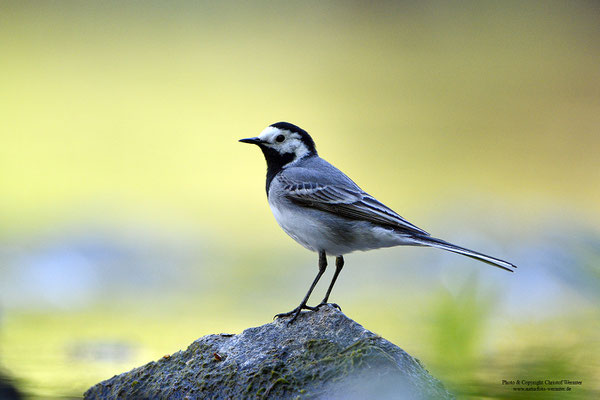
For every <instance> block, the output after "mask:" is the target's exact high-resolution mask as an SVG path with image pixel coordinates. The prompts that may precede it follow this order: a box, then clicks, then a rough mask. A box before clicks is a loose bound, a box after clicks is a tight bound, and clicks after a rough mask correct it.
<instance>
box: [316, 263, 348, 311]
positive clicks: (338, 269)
mask: <svg viewBox="0 0 600 400" xmlns="http://www.w3.org/2000/svg"><path fill="white" fill-rule="evenodd" d="M342 268H344V257H342V256H337V257H336V258H335V273H334V274H333V279H332V280H331V283H330V284H329V288H328V289H327V293H325V298H323V301H322V302H321V303H319V305H318V306H317V307H316V308H319V307H321V306H324V305H325V304H327V300H329V295H330V294H331V290H332V289H333V285H335V281H336V280H337V278H338V275H339V274H340V272H342ZM331 305H332V306H334V307H335V308H337V309H338V310H341V308H340V306H338V305H337V304H335V303H331Z"/></svg>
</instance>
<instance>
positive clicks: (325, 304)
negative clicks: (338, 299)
mask: <svg viewBox="0 0 600 400" xmlns="http://www.w3.org/2000/svg"><path fill="white" fill-rule="evenodd" d="M323 306H332V307H335V308H337V309H338V310H340V311H342V308H341V307H340V306H338V305H337V304H336V303H324V302H321V303H319V304H318V305H317V306H316V307H314V308H315V309H317V308H320V307H323Z"/></svg>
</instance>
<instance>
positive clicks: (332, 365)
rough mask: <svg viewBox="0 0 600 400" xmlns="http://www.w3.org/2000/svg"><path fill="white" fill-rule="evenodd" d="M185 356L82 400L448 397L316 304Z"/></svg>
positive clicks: (215, 338) (406, 361)
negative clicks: (295, 317)
mask: <svg viewBox="0 0 600 400" xmlns="http://www.w3.org/2000/svg"><path fill="white" fill-rule="evenodd" d="M287 320H288V319H287V318H286V319H278V320H275V321H274V322H271V323H269V324H266V325H263V326H259V327H256V328H249V329H246V330H245V331H244V332H242V333H240V334H238V335H229V334H220V335H208V336H204V337H202V338H200V339H198V340H196V341H195V342H193V343H192V344H191V345H190V346H189V347H188V348H187V350H185V351H179V352H177V353H175V354H173V355H172V356H170V357H164V358H162V359H160V360H159V361H156V362H151V363H148V364H146V365H144V366H142V367H139V368H136V369H134V370H132V371H129V372H126V373H124V374H121V375H117V376H114V377H113V378H111V379H108V380H106V381H104V382H101V383H99V384H97V385H95V386H93V387H92V388H90V389H89V390H88V391H87V392H86V393H85V395H84V398H85V399H246V398H248V399H261V398H272V399H431V398H435V399H452V398H454V397H453V396H452V395H451V394H450V393H449V392H447V391H446V389H445V388H444V387H443V386H442V384H441V383H440V382H439V381H438V380H436V379H435V378H433V377H432V376H431V375H429V373H428V372H427V371H426V370H425V369H424V368H423V367H422V366H421V364H420V363H419V361H418V360H416V359H415V358H413V357H411V356H410V355H409V354H407V353H406V352H405V351H403V350H402V349H400V348H399V347H398V346H396V345H394V344H392V343H390V342H388V341H387V340H385V339H383V338H381V337H379V336H377V335H376V334H374V333H372V332H370V331H368V330H366V329H364V328H363V327H362V326H361V325H359V324H357V323H356V322H354V321H352V320H351V319H349V318H347V317H346V316H345V315H344V314H343V313H342V312H341V311H339V310H337V309H335V308H333V307H331V306H326V307H321V308H320V309H319V311H316V312H312V311H311V312H303V313H302V314H301V315H300V317H299V318H298V320H296V321H295V322H294V323H293V324H289V325H288V324H287Z"/></svg>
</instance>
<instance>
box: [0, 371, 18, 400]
mask: <svg viewBox="0 0 600 400" xmlns="http://www.w3.org/2000/svg"><path fill="white" fill-rule="evenodd" d="M21 398H22V397H21V394H20V393H19V391H18V390H17V388H16V387H15V385H14V384H13V380H12V379H11V378H10V377H9V376H8V375H5V374H4V373H3V371H2V370H0V399H2V400H19V399H21Z"/></svg>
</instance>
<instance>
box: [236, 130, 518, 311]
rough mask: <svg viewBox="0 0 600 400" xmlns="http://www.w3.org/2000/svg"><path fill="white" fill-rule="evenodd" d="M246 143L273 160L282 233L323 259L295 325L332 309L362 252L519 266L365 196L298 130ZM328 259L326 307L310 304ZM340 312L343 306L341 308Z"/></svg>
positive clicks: (272, 186)
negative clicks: (449, 256) (344, 274)
mask: <svg viewBox="0 0 600 400" xmlns="http://www.w3.org/2000/svg"><path fill="white" fill-rule="evenodd" d="M240 142H243V143H252V144H256V145H258V147H260V149H261V150H262V152H263V154H264V155H265V159H266V160H267V198H268V200H269V206H270V207H271V211H272V212H273V215H274V216H275V219H276V220H277V223H278V224H279V226H281V228H282V229H283V230H284V231H285V233H287V234H288V235H290V236H291V237H292V238H293V239H294V240H295V241H296V242H298V243H300V244H301V245H302V246H304V247H306V248H307V249H309V250H312V251H315V252H317V253H319V273H318V274H317V276H316V278H315V279H314V281H313V283H312V284H311V285H310V288H309V289H308V293H306V296H304V299H303V300H302V303H300V305H299V306H298V307H296V308H295V309H293V310H292V311H290V312H287V313H282V314H277V315H276V316H275V317H285V316H290V315H293V317H292V319H291V320H290V322H293V321H294V320H295V319H296V318H297V317H298V315H299V314H300V312H301V311H302V310H316V309H317V308H318V307H320V306H322V305H324V304H327V300H328V299H329V295H330V294H331V289H332V288H333V285H334V284H335V281H336V279H337V277H338V275H339V274H340V271H341V270H342V267H343V266H344V258H343V255H344V254H346V253H351V252H353V251H356V250H362V251H366V250H372V249H378V248H381V247H392V246H402V245H410V246H429V247H437V248H439V249H443V250H448V251H451V252H454V253H458V254H462V255H465V256H467V257H471V258H474V259H476V260H479V261H483V262H485V263H488V264H491V265H493V266H495V267H499V268H502V269H504V270H507V271H510V272H513V271H512V269H511V268H516V266H515V265H513V264H511V263H509V262H506V261H502V260H499V259H497V258H494V257H490V256H487V255H485V254H481V253H478V252H475V251H473V250H469V249H465V248H464V247H459V246H456V245H454V244H451V243H448V242H446V241H443V240H441V239H436V238H434V237H431V236H430V235H429V233H427V232H425V231H424V230H422V229H420V228H418V227H416V226H415V225H413V224H411V223H410V222H408V221H406V220H405V219H404V218H402V217H401V216H400V215H398V214H396V213H395V212H394V211H392V209H390V208H388V207H386V206H385V205H384V204H382V203H380V202H379V201H377V199H375V198H374V197H373V196H371V195H369V194H368V193H366V192H365V191H363V190H362V189H361V188H360V187H358V185H357V184H356V183H354V182H353V181H352V180H351V179H350V178H348V177H347V176H346V175H345V174H344V173H343V172H342V171H340V170H339V169H337V168H336V167H334V166H333V165H331V164H329V163H328V162H327V161H325V160H324V159H322V158H321V157H319V156H318V154H317V149H316V148H315V142H314V141H313V139H312V138H311V137H310V135H309V134H308V133H307V132H306V131H305V130H303V129H300V128H299V127H297V126H296V125H292V124H290V123H287V122H277V123H275V124H273V125H270V126H268V127H267V128H266V129H265V130H263V131H262V132H261V134H260V135H259V136H257V137H253V138H248V139H241V140H240ZM327 255H332V256H335V257H336V259H335V273H334V275H333V279H332V280H331V283H330V284H329V288H328V289H327V293H326V294H325V298H324V299H323V301H322V302H321V303H320V304H319V305H317V306H316V307H310V306H308V305H307V304H306V303H307V302H308V298H309V297H310V294H311V293H312V291H313V289H314V288H315V286H316V284H317V282H318V281H319V279H320V278H321V276H322V275H323V273H324V272H325V268H326V267H327V258H326V256H327ZM336 306H337V305H336Z"/></svg>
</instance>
